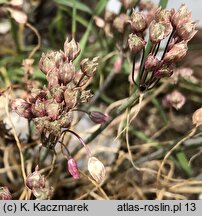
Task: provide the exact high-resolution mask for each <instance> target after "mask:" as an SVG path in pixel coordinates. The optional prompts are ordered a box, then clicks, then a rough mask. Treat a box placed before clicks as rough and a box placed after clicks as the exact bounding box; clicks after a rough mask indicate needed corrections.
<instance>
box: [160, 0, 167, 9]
mask: <svg viewBox="0 0 202 216" xmlns="http://www.w3.org/2000/svg"><path fill="white" fill-rule="evenodd" d="M167 4H168V0H160V1H159V7H161V8H162V9H164V8H166V6H167Z"/></svg>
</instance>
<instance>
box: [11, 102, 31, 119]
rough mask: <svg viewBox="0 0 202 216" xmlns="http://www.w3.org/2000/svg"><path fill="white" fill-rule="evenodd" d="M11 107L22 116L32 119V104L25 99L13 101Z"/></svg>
mask: <svg viewBox="0 0 202 216" xmlns="http://www.w3.org/2000/svg"><path fill="white" fill-rule="evenodd" d="M11 108H12V110H13V111H15V112H16V113H17V114H18V115H19V116H22V117H24V118H27V119H31V118H32V116H33V114H32V111H31V104H30V103H28V102H27V101H25V100H23V99H20V98H19V99H15V100H13V101H12V103H11Z"/></svg>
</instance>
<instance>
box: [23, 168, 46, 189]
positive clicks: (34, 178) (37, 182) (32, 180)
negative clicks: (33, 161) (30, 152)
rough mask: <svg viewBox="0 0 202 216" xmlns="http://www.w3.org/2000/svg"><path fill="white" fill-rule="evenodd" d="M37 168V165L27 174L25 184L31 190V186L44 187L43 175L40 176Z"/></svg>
mask: <svg viewBox="0 0 202 216" xmlns="http://www.w3.org/2000/svg"><path fill="white" fill-rule="evenodd" d="M38 170H39V167H38V165H37V166H36V168H35V171H34V172H33V173H31V174H29V175H28V176H27V179H26V185H27V187H28V188H29V189H31V190H32V189H33V188H44V187H45V179H44V176H42V175H41V174H40V173H39V171H38Z"/></svg>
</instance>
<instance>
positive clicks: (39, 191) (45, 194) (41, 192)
mask: <svg viewBox="0 0 202 216" xmlns="http://www.w3.org/2000/svg"><path fill="white" fill-rule="evenodd" d="M53 191H54V190H53V187H50V188H33V190H32V192H33V194H34V196H35V197H36V199H37V200H49V199H50V198H51V197H52V196H53Z"/></svg>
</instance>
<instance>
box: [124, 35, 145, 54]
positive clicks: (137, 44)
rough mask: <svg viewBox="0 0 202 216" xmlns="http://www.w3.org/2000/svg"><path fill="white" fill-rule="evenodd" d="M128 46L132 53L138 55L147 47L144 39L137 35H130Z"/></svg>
mask: <svg viewBox="0 0 202 216" xmlns="http://www.w3.org/2000/svg"><path fill="white" fill-rule="evenodd" d="M128 45H129V48H130V50H131V52H133V53H134V54H136V53H138V52H140V50H142V49H143V47H145V45H146V42H145V41H144V40H143V39H142V38H140V37H138V36H137V35H136V34H130V35H129V38H128Z"/></svg>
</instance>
